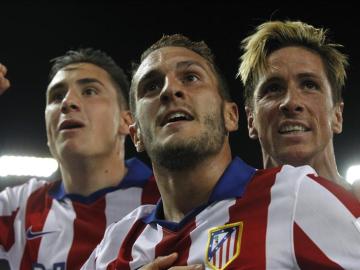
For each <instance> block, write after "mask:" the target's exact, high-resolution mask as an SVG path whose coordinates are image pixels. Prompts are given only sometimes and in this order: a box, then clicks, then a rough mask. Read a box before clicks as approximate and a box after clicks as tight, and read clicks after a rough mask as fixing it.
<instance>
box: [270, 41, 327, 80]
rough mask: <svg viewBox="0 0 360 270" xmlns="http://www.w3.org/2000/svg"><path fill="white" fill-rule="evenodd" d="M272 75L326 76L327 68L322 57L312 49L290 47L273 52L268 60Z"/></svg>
mask: <svg viewBox="0 0 360 270" xmlns="http://www.w3.org/2000/svg"><path fill="white" fill-rule="evenodd" d="M267 64H268V68H269V72H270V73H277V72H281V71H287V72H290V73H293V72H294V73H302V72H304V73H314V74H317V75H319V76H325V75H326V74H325V67H324V63H323V61H322V58H321V57H320V55H319V54H318V53H317V52H315V51H312V50H310V49H307V48H304V47H298V46H289V47H284V48H281V49H278V50H276V51H274V52H272V53H271V54H270V55H269V56H268V58H267Z"/></svg>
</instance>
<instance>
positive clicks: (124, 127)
mask: <svg viewBox="0 0 360 270" xmlns="http://www.w3.org/2000/svg"><path fill="white" fill-rule="evenodd" d="M133 122H134V121H133V118H132V114H131V112H130V111H127V110H125V111H120V125H119V130H118V132H119V134H121V135H128V134H129V126H130V125H131V124H132V123H133Z"/></svg>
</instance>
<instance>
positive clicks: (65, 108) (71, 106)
mask: <svg viewBox="0 0 360 270" xmlns="http://www.w3.org/2000/svg"><path fill="white" fill-rule="evenodd" d="M79 110H80V100H79V98H78V96H77V94H76V93H75V91H72V90H71V89H70V90H69V91H68V92H67V93H66V95H65V97H64V99H63V100H62V102H61V112H62V113H69V112H71V111H79Z"/></svg>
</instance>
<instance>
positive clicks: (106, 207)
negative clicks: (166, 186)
mask: <svg viewBox="0 0 360 270" xmlns="http://www.w3.org/2000/svg"><path fill="white" fill-rule="evenodd" d="M126 166H127V168H128V173H127V175H126V176H125V178H124V179H123V180H122V181H121V183H120V184H119V185H118V186H117V187H110V188H105V189H102V190H99V191H97V192H95V193H93V194H92V195H90V196H88V197H83V196H80V195H75V194H66V193H65V191H64V187H63V185H62V182H61V181H57V182H53V183H49V182H46V181H41V180H36V179H31V180H30V181H29V182H28V183H26V184H24V185H21V186H18V187H13V188H7V189H5V190H4V191H3V192H1V193H0V257H1V258H4V259H7V260H8V261H9V264H10V266H11V269H20V270H25V269H37V270H45V269H46V270H65V269H71V270H73V269H79V268H80V267H81V265H83V264H84V262H85V261H86V259H87V258H88V257H89V255H90V254H91V252H92V250H93V249H94V248H95V247H96V245H97V244H98V243H99V242H100V241H101V239H102V238H103V236H104V232H105V229H106V228H107V227H108V226H109V225H110V224H111V223H113V222H115V221H118V220H119V219H121V218H122V217H124V216H125V215H126V214H128V213H129V212H131V211H132V210H133V209H135V208H136V207H138V206H139V205H142V204H148V203H153V204H155V203H156V202H157V200H158V199H159V193H158V191H157V187H156V183H155V181H154V178H153V177H152V171H151V170H150V169H149V168H148V167H147V166H145V164H143V163H142V162H141V161H139V160H137V159H130V160H127V161H126Z"/></svg>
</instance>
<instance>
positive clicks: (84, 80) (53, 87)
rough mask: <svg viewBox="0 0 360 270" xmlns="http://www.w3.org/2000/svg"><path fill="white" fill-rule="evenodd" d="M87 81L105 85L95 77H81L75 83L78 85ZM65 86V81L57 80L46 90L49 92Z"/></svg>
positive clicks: (87, 82)
mask: <svg viewBox="0 0 360 270" xmlns="http://www.w3.org/2000/svg"><path fill="white" fill-rule="evenodd" d="M89 83H97V84H100V85H102V86H104V87H105V85H104V84H103V83H102V82H101V81H99V80H98V79H95V78H82V79H79V80H76V84H79V85H85V84H89ZM65 86H66V83H65V82H58V83H56V84H54V85H53V86H51V87H50V88H49V89H48V91H47V92H48V93H50V92H52V91H55V90H58V89H61V88H64V87H65Z"/></svg>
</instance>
